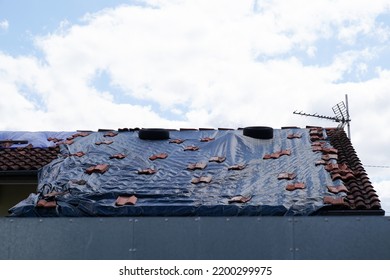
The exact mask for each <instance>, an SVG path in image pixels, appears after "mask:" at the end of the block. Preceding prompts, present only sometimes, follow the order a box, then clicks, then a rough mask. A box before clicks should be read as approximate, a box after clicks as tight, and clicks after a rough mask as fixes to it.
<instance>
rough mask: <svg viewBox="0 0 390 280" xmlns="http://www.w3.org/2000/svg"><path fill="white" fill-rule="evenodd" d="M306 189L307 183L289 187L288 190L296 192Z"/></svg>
mask: <svg viewBox="0 0 390 280" xmlns="http://www.w3.org/2000/svg"><path fill="white" fill-rule="evenodd" d="M304 188H305V183H302V182H299V183H294V184H289V185H287V187H286V190H288V191H295V190H298V189H304Z"/></svg>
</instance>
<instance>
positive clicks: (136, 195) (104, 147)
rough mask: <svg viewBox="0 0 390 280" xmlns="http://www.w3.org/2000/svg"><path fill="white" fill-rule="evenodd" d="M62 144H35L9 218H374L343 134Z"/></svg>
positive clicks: (131, 137)
mask: <svg viewBox="0 0 390 280" xmlns="http://www.w3.org/2000/svg"><path fill="white" fill-rule="evenodd" d="M257 129H260V132H259V131H258V130H257ZM257 133H260V137H257V136H258V135H257ZM56 134H61V132H57V133H54V132H53V133H52V135H56ZM0 135H1V134H0ZM35 136H37V135H35ZM44 136H45V137H47V136H48V134H44ZM65 136H67V137H62V138H63V140H61V141H57V140H59V138H56V137H53V136H50V137H47V138H46V139H45V140H46V142H47V143H46V145H47V146H48V147H46V148H41V150H40V152H41V153H42V151H46V152H47V154H46V156H47V155H48V154H50V155H52V156H53V158H55V159H54V160H53V161H51V162H50V163H49V164H47V165H45V166H44V167H43V168H42V169H41V170H40V172H39V182H38V187H37V193H36V194H31V195H30V196H29V197H28V198H27V199H25V200H24V201H22V202H20V203H19V204H17V205H15V206H14V207H13V208H11V209H10V213H11V215H12V216H191V215H200V216H220V215H316V214H324V213H333V214H334V213H338V214H340V213H342V214H345V213H352V214H353V213H355V214H356V213H359V214H361V213H367V214H381V215H383V214H384V211H383V210H382V209H381V205H380V200H379V198H378V196H377V194H376V192H375V190H374V188H373V186H372V184H371V182H370V181H369V178H368V175H367V174H366V172H365V170H364V168H363V166H362V164H361V163H360V161H359V159H358V157H357V155H356V152H355V150H354V149H353V147H352V144H351V142H350V141H349V139H348V137H347V136H346V134H345V132H344V131H343V130H338V129H333V128H331V129H323V128H317V127H308V128H294V127H287V128H284V129H272V128H266V127H265V128H264V127H255V128H254V129H251V128H244V129H238V130H228V129H219V130H212V129H199V130H192V129H181V130H158V129H150V130H147V129H145V130H137V129H135V130H134V129H121V130H118V131H98V132H77V133H72V134H70V133H67V135H65ZM49 138H50V139H49ZM53 138H56V139H53ZM19 139H20V138H19ZM48 139H49V140H50V141H48ZM0 140H1V139H0ZM54 142H56V143H54ZM50 146H53V147H57V148H49V147H50ZM28 149H30V150H31V149H32V150H34V148H31V147H27V148H21V147H19V148H12V146H11V147H7V148H2V149H0V162H4V154H7V155H10V154H12V155H15V158H14V159H13V161H14V166H16V165H17V163H18V157H17V156H16V155H19V154H23V152H26V153H28V152H27V151H28ZM59 149H60V152H59ZM56 152H59V154H58V155H55V154H56ZM43 153H44V154H45V152H43ZM54 155H55V157H54ZM7 160H9V157H7ZM8 165H9V164H8ZM8 165H7V166H8ZM20 166H21V168H20V170H22V169H23V167H22V166H25V165H23V164H22V165H20Z"/></svg>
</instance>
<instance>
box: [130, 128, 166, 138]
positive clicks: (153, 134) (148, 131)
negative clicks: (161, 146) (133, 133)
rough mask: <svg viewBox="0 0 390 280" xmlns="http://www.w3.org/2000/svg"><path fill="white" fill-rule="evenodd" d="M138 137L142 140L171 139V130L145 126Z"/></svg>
mask: <svg viewBox="0 0 390 280" xmlns="http://www.w3.org/2000/svg"><path fill="white" fill-rule="evenodd" d="M138 137H139V138H140V139H142V140H166V139H169V130H167V129H163V128H143V129H141V130H140V131H139V133H138Z"/></svg>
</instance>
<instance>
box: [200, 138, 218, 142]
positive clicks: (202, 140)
mask: <svg viewBox="0 0 390 280" xmlns="http://www.w3.org/2000/svg"><path fill="white" fill-rule="evenodd" d="M214 139H215V138H210V137H204V138H201V139H200V142H210V141H213V140H214Z"/></svg>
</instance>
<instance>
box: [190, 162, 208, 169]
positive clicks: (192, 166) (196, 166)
mask: <svg viewBox="0 0 390 280" xmlns="http://www.w3.org/2000/svg"><path fill="white" fill-rule="evenodd" d="M206 166H207V163H204V162H197V163H190V164H189V165H188V166H187V169H189V170H195V169H200V170H202V169H205V168H206Z"/></svg>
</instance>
